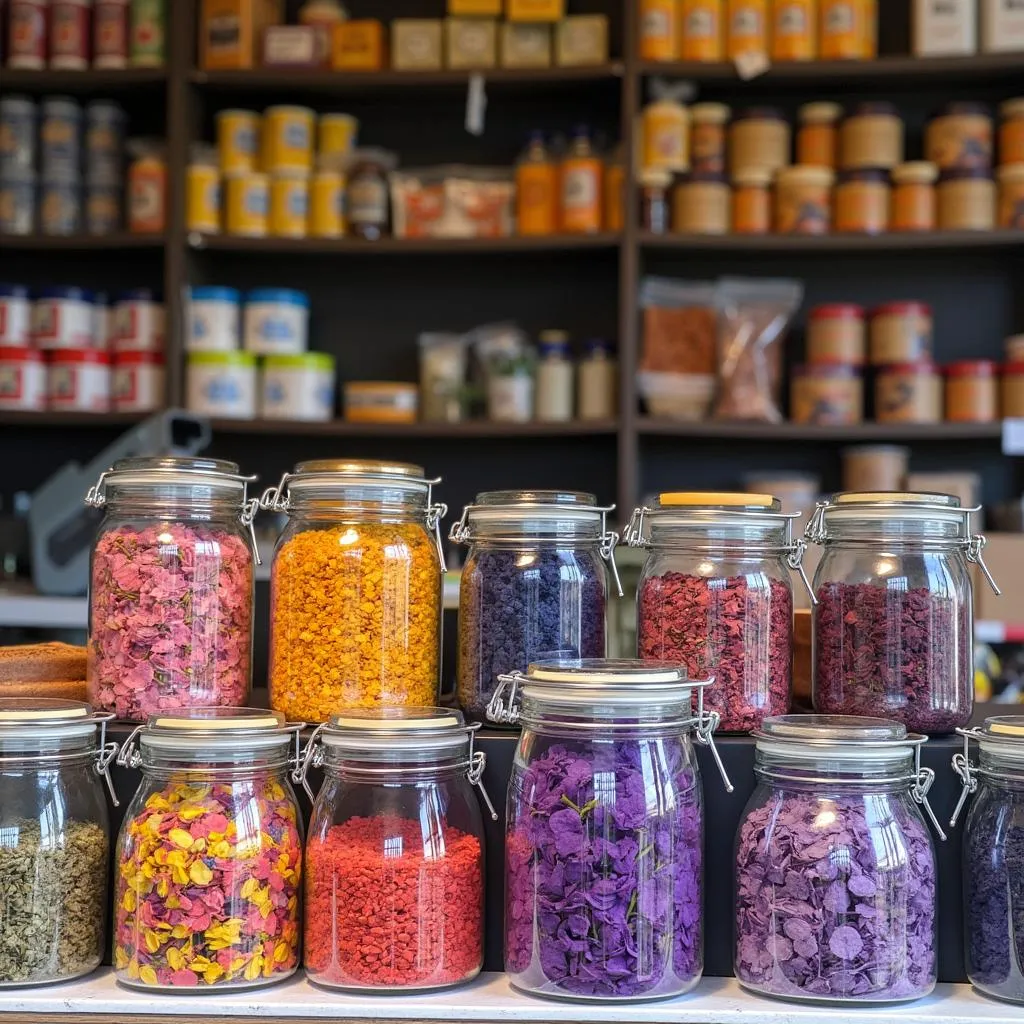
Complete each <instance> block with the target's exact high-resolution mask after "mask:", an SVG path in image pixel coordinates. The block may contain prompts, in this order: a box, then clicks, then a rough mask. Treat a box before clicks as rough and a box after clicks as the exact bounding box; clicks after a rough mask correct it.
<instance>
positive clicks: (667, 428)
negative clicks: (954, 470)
mask: <svg viewBox="0 0 1024 1024" xmlns="http://www.w3.org/2000/svg"><path fill="white" fill-rule="evenodd" d="M638 429H639V432H640V433H641V434H646V435H650V436H663V437H695V438H697V437H705V438H734V439H736V440H743V441H764V442H766V443H768V444H774V443H776V442H778V441H822V442H830V441H873V442H878V443H885V442H892V443H893V444H897V443H903V442H911V441H982V440H985V441H989V440H998V439H999V438H1000V437H1001V436H1002V430H1003V425H1002V423H1001V422H999V421H997V422H995V423H857V424H854V425H852V426H848V427H828V426H816V425H813V424H807V423H754V422H749V423H746V422H743V423H733V422H728V421H715V420H703V421H701V422H698V423H687V422H684V421H682V420H666V419H654V418H651V417H641V418H640V422H639V428H638Z"/></svg>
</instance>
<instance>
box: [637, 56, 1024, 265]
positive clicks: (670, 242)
mask: <svg viewBox="0 0 1024 1024" xmlns="http://www.w3.org/2000/svg"><path fill="white" fill-rule="evenodd" d="M1021 59H1022V62H1024V57H1022V58H1021ZM639 241H640V245H641V246H643V247H644V248H647V249H671V250H678V251H680V252H682V251H686V250H701V251H707V250H720V251H724V252H746V251H749V252H891V251H892V250H894V249H899V250H901V251H904V250H906V251H909V250H914V251H920V252H925V251H928V250H947V251H950V250H957V249H1006V248H1014V247H1018V246H1019V247H1024V231H1022V230H1017V229H1000V230H997V231H888V232H886V233H885V234H881V235H855V234H832V235H683V234H678V233H674V232H670V233H668V234H665V235H655V234H651V233H650V232H646V231H645V232H641V233H640V236H639Z"/></svg>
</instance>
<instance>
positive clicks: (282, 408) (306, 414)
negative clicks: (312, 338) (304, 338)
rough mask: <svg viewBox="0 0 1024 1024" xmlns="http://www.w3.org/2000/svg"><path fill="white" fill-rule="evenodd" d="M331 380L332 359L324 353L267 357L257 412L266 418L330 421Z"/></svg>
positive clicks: (331, 412) (332, 381)
mask: <svg viewBox="0 0 1024 1024" xmlns="http://www.w3.org/2000/svg"><path fill="white" fill-rule="evenodd" d="M334 379H335V377H334V358H333V357H332V356H329V355H327V353H325V352H304V353H302V354H301V355H294V356H267V357H266V359H264V361H263V380H262V388H261V395H260V415H261V416H262V417H263V418H264V419H268V420H316V421H321V422H323V421H327V420H330V419H332V418H333V417H334Z"/></svg>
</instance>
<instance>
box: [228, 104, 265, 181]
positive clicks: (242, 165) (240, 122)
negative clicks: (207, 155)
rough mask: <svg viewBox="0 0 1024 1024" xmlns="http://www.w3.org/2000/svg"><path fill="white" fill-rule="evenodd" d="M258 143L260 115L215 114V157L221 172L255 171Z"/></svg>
mask: <svg viewBox="0 0 1024 1024" xmlns="http://www.w3.org/2000/svg"><path fill="white" fill-rule="evenodd" d="M259 141H260V115H259V114H257V113H256V112H255V111H252V110H222V111H221V112H220V113H219V114H218V115H217V156H218V159H219V161H220V170H221V173H222V174H237V173H238V172H239V171H255V170H256V163H257V157H258V155H259Z"/></svg>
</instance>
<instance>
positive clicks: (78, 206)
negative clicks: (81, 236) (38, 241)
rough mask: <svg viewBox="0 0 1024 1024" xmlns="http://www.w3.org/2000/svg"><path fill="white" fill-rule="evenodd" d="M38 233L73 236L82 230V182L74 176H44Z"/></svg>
mask: <svg viewBox="0 0 1024 1024" xmlns="http://www.w3.org/2000/svg"><path fill="white" fill-rule="evenodd" d="M39 230H40V232H42V234H44V235H75V234H78V232H79V231H81V230H82V179H81V178H80V177H79V176H78V175H77V174H74V175H71V174H68V175H63V174H55V175H51V176H49V177H46V176H44V177H43V180H42V184H41V185H40V186H39Z"/></svg>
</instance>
